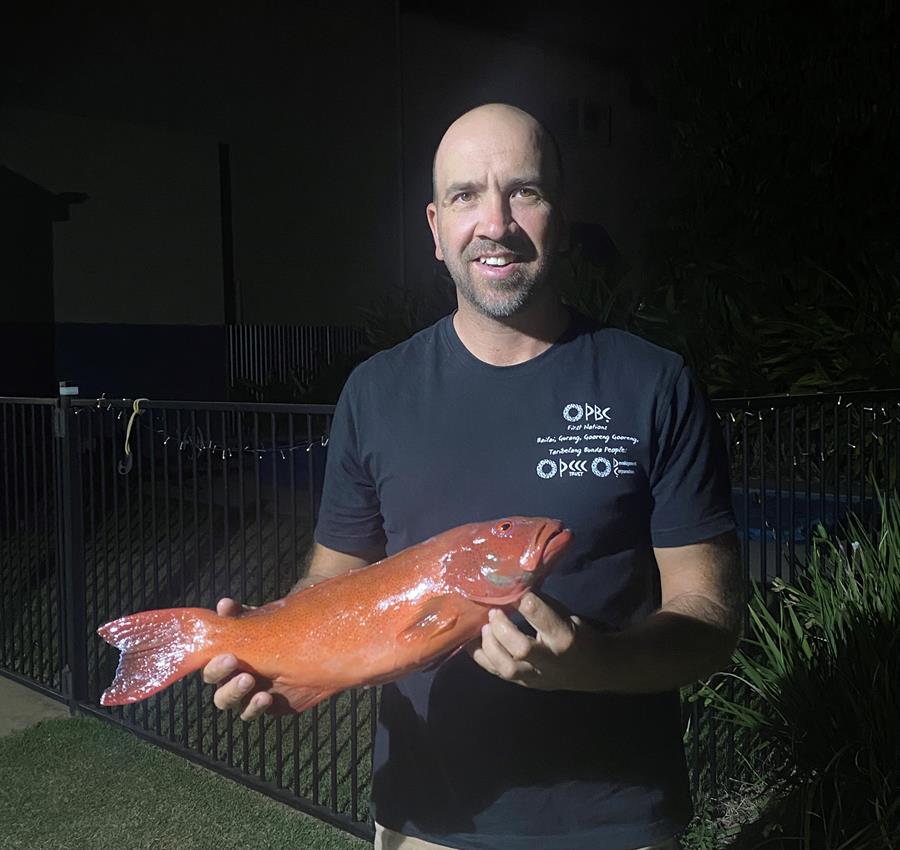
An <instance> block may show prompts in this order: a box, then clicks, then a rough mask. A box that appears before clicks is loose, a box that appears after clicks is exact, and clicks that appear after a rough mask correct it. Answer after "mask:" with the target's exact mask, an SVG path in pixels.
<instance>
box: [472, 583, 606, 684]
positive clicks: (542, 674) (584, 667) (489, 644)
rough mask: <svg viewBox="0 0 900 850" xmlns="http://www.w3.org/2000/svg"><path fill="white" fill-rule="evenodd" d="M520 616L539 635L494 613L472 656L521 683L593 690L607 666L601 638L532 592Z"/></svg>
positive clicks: (521, 604) (497, 673) (521, 606)
mask: <svg viewBox="0 0 900 850" xmlns="http://www.w3.org/2000/svg"><path fill="white" fill-rule="evenodd" d="M519 613H521V614H522V616H523V617H524V618H525V619H526V620H527V621H528V622H529V623H530V624H531V625H532V626H533V627H534V630H535V632H537V635H536V637H531V636H530V635H526V634H525V633H524V632H521V631H519V629H518V628H516V626H515V625H514V624H513V623H512V621H511V620H510V619H509V617H507V616H506V614H504V613H503V612H502V611H499V610H496V609H494V610H492V611H491V612H490V615H489V617H490V622H489V623H488V624H487V625H485V626H484V627H483V628H482V630H481V645H480V646H478V645H477V643H476V644H475V647H476V648H475V649H474V650H472V651H471V654H472V658H474V659H475V661H476V663H478V664H479V665H480V666H481V667H483V668H484V669H485V670H487V671H488V673H493V674H494V675H495V676H499V677H500V678H501V679H506V680H507V681H509V682H515V683H516V684H518V685H524V686H525V687H527V688H537V689H539V690H545V691H553V690H587V689H589V681H590V677H591V674H592V673H593V674H594V676H596V670H597V667H598V665H599V664H600V663H601V658H602V652H601V635H600V633H599V632H598V631H597V630H596V629H594V628H593V627H592V626H589V625H587V624H585V623H583V622H582V621H581V620H580V619H579V618H578V617H576V616H574V615H570V616H568V617H566V616H562V615H560V614H558V613H557V612H556V611H555V610H554V609H553V608H551V607H550V606H549V605H548V604H547V603H546V602H544V601H543V600H542V599H541V598H540V597H538V596H536V595H535V594H533V593H526V594H525V596H523V597H522V599H521V600H520V602H519Z"/></svg>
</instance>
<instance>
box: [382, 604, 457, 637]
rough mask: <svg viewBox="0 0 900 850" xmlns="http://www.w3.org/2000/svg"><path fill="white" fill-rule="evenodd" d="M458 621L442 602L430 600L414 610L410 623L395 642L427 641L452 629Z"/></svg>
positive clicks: (454, 614) (455, 615)
mask: <svg viewBox="0 0 900 850" xmlns="http://www.w3.org/2000/svg"><path fill="white" fill-rule="evenodd" d="M458 620H459V616H458V615H457V614H456V613H454V612H453V611H452V610H448V607H447V604H446V602H445V601H444V600H442V599H440V598H438V599H430V600H429V601H428V602H425V603H424V604H422V605H420V606H419V607H418V608H417V609H416V612H415V616H414V617H413V620H412V622H411V623H410V624H409V625H408V626H407V627H406V628H405V629H402V630H401V631H400V633H399V634H398V635H397V640H398V641H400V642H401V643H412V642H413V641H419V640H423V641H428V640H431V639H432V638H435V637H437V636H438V635H439V634H443V633H444V632H446V631H449V630H450V629H452V628H453V627H454V626H455V625H456V623H457V621H458Z"/></svg>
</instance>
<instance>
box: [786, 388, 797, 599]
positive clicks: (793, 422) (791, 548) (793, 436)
mask: <svg viewBox="0 0 900 850" xmlns="http://www.w3.org/2000/svg"><path fill="white" fill-rule="evenodd" d="M796 414H797V410H796V408H795V407H794V406H793V405H792V406H791V409H790V425H789V428H790V438H789V439H790V445H791V467H790V469H791V486H790V499H791V512H790V523H791V528H790V533H789V535H788V540H789V543H788V558H789V560H788V578H789V580H790V581H791V582H793V581H794V579H795V578H796V575H795V574H796V564H797V552H796V537H797V415H796Z"/></svg>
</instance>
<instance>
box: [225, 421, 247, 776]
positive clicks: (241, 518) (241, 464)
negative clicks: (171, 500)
mask: <svg viewBox="0 0 900 850" xmlns="http://www.w3.org/2000/svg"><path fill="white" fill-rule="evenodd" d="M237 427H238V433H237V446H238V451H237V456H238V505H239V508H238V514H239V523H240V527H241V563H240V574H241V604H246V602H247V523H246V521H245V516H244V458H245V457H247V455H245V454H244V420H243V414H242V413H241V411H238V415H237ZM247 448H249V446H248V447H247ZM228 713H229V723H232V722H233V717H232V710H231V709H228ZM249 725H250V724H248V723H241V768H242V770H243V771H244V773H245V774H247V773H249V772H250V738H249V730H248V728H247V727H248V726H249Z"/></svg>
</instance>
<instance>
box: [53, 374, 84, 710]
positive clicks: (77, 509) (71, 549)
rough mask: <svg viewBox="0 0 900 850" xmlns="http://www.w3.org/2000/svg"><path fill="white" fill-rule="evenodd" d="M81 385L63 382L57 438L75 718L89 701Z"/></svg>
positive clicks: (68, 673) (63, 608)
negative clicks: (77, 400)
mask: <svg viewBox="0 0 900 850" xmlns="http://www.w3.org/2000/svg"><path fill="white" fill-rule="evenodd" d="M77 395H78V387H70V386H67V385H66V383H65V382H60V386H59V404H58V407H57V408H56V419H55V422H54V435H55V437H56V439H57V447H58V450H59V459H60V472H61V474H60V479H61V480H60V484H61V492H60V508H61V510H60V511H59V539H60V553H61V556H62V568H63V586H62V588H61V590H62V593H61V598H60V612H61V623H60V625H61V629H62V631H61V639H62V641H63V646H64V653H63V668H62V691H63V696H65V698H66V700H67V701H68V703H69V712H70V713H71V714H75V712H76V709H77V707H78V703H79V702H82V701H84V700H85V699H87V690H88V687H87V686H88V676H87V645H86V617H85V611H86V607H87V594H86V589H85V575H84V529H83V514H82V494H81V434H80V432H79V430H78V427H77V426H76V424H75V410H74V408H73V407H72V397H73V396H77Z"/></svg>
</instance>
